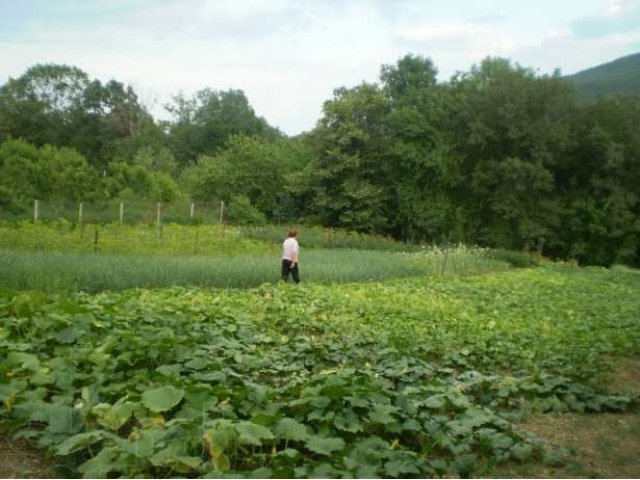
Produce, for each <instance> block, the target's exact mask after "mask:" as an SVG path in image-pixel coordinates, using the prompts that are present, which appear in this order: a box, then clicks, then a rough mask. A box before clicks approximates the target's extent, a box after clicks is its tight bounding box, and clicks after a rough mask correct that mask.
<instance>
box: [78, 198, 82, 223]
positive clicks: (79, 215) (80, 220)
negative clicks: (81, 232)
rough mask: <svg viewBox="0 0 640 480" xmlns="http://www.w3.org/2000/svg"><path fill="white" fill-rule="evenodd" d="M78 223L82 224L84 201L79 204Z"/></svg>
mask: <svg viewBox="0 0 640 480" xmlns="http://www.w3.org/2000/svg"><path fill="white" fill-rule="evenodd" d="M78 223H79V224H80V225H82V202H80V204H79V205H78Z"/></svg>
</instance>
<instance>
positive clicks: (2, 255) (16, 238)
mask: <svg viewBox="0 0 640 480" xmlns="http://www.w3.org/2000/svg"><path fill="white" fill-rule="evenodd" d="M283 236H284V231H283V230H282V229H280V228H278V227H273V226H272V227H264V228H262V229H258V228H246V227H245V228H238V227H223V226H220V225H190V226H187V225H178V224H169V225H166V226H162V227H161V228H158V227H156V226H153V225H148V224H141V225H137V226H132V225H119V224H104V225H89V224H85V225H77V224H73V223H70V222H67V221H57V222H50V223H42V222H41V223H32V222H21V223H17V224H10V223H3V224H0V271H2V273H3V274H2V276H1V277H0V287H3V288H11V289H36V290H42V291H46V292H60V291H64V292H69V291H88V292H96V291H101V290H123V289H126V288H135V287H142V288H152V287H167V286H174V285H183V286H204V287H221V288H246V287H252V286H257V285H260V284H263V283H270V282H277V281H278V279H279V269H280V249H281V242H282V237H283ZM300 244H301V248H302V253H301V263H300V266H301V275H302V278H303V281H305V282H319V283H331V282H359V281H379V280H385V279H389V278H404V277H410V276H415V275H450V274H468V273H478V272H484V271H491V270H499V269H504V268H507V266H508V265H509V264H508V263H506V262H504V261H502V260H500V259H499V258H495V257H494V256H492V254H491V251H489V250H486V249H479V248H469V247H465V246H456V247H454V248H446V249H442V248H438V247H428V248H427V247H419V246H416V245H406V244H404V243H399V242H393V241H392V240H390V239H388V238H384V237H375V236H366V235H360V234H352V233H349V232H342V231H333V230H328V229H320V228H318V227H313V228H301V235H300Z"/></svg>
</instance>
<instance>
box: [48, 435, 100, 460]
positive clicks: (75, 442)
mask: <svg viewBox="0 0 640 480" xmlns="http://www.w3.org/2000/svg"><path fill="white" fill-rule="evenodd" d="M103 438H104V432H102V431H101V430H92V431H90V432H84V433H79V434H77V435H74V436H73V437H69V438H67V439H66V440H65V441H64V442H62V443H61V444H60V445H58V447H57V448H56V454H57V455H69V454H71V453H74V452H77V451H80V450H83V449H85V448H87V447H89V446H91V445H93V444H95V443H97V442H99V441H101V440H102V439H103Z"/></svg>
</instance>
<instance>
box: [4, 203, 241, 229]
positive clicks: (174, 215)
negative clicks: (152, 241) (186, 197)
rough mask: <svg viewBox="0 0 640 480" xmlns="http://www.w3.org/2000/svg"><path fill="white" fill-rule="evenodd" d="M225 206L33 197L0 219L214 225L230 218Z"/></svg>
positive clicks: (223, 204)
mask: <svg viewBox="0 0 640 480" xmlns="http://www.w3.org/2000/svg"><path fill="white" fill-rule="evenodd" d="M227 207H228V206H227V205H226V204H225V203H224V202H222V201H212V202H208V203H202V202H189V201H178V202H172V203H159V202H151V201H142V200H128V201H120V200H115V201H102V202H80V203H74V202H51V201H43V200H37V199H34V200H33V201H32V202H31V203H30V204H21V205H18V208H15V205H14V207H13V208H12V209H11V210H8V209H2V208H0V219H2V220H6V221H21V220H34V221H52V220H62V219H64V220H67V221H69V222H73V223H79V224H82V223H114V222H115V223H120V224H129V225H131V224H138V223H148V224H154V223H155V224H161V223H180V224H199V223H206V224H213V223H226V222H228V221H229V218H228V216H227V215H226V213H227Z"/></svg>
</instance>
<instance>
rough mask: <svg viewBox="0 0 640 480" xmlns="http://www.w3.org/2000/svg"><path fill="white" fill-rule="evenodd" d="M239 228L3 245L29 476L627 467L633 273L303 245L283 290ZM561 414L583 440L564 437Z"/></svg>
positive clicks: (14, 393)
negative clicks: (216, 245)
mask: <svg viewBox="0 0 640 480" xmlns="http://www.w3.org/2000/svg"><path fill="white" fill-rule="evenodd" d="M132 231H133V230H132ZM51 235H52V236H53V234H51ZM248 241H249V242H252V243H251V244H250V245H251V248H255V249H256V250H255V251H253V252H249V253H245V254H243V253H242V252H239V251H238V252H236V253H234V254H233V255H229V256H221V255H208V256H202V255H193V254H188V255H170V254H169V253H168V252H167V251H165V252H164V253H163V254H162V255H158V254H156V255H124V254H118V253H102V254H100V253H98V254H95V253H90V252H85V253H81V252H79V251H77V250H76V251H74V250H73V249H72V250H71V251H64V249H63V248H62V247H59V248H57V249H56V250H57V252H56V253H46V252H43V251H32V249H26V248H23V249H12V250H7V249H6V246H5V250H3V251H2V253H1V254H0V262H2V263H0V265H2V270H3V272H6V271H7V270H10V271H9V272H8V274H7V275H3V277H2V278H3V280H2V281H3V282H5V283H4V284H3V285H4V286H3V288H5V289H4V290H0V358H3V359H4V360H3V361H2V362H1V363H0V401H2V407H1V410H0V411H1V417H0V427H1V428H2V429H3V431H4V432H5V435H6V436H7V437H11V438H13V439H15V441H16V442H28V444H29V445H32V446H35V447H37V448H38V449H40V451H41V452H44V453H46V454H47V455H49V458H48V460H47V462H45V463H44V466H43V465H41V464H37V465H35V466H34V467H33V471H34V472H35V473H34V474H36V475H38V476H49V475H50V474H53V475H62V476H65V477H69V476H74V475H81V476H85V477H107V476H109V477H114V476H115V477H117V476H122V477H136V476H144V477H170V476H181V477H184V476H188V477H230V478H236V477H238V476H241V477H247V476H248V477H262V478H268V477H274V478H277V477H318V476H320V477H344V476H350V477H368V478H371V477H391V478H395V477H399V478H407V477H411V478H413V477H418V478H424V477H433V476H436V477H452V476H453V477H457V476H460V477H468V476H474V477H481V476H484V477H491V476H512V477H515V476H532V477H540V476H541V477H555V476H560V477H561V476H567V475H568V476H584V477H588V476H605V477H607V476H609V477H617V476H619V475H623V476H628V475H629V474H631V475H632V476H636V477H637V476H638V475H640V463H638V462H637V459H636V458H635V457H636V456H635V455H634V454H633V451H634V450H635V447H636V446H637V445H636V442H635V441H634V440H633V439H634V438H635V436H634V433H633V432H635V431H636V429H637V428H638V426H640V421H639V413H638V411H639V410H638V409H639V407H640V390H639V388H638V385H639V384H638V383H637V382H636V380H635V379H636V377H637V374H636V373H634V372H635V370H637V366H638V365H640V362H639V361H638V358H640V321H639V319H638V312H640V295H638V292H640V272H638V271H636V270H632V269H627V268H624V267H616V268H613V269H604V268H577V267H572V266H566V265H557V264H551V263H548V262H547V263H544V264H542V265H541V266H539V267H537V268H524V269H513V268H509V266H508V264H506V263H505V262H503V261H499V260H496V259H495V257H496V255H495V254H494V253H492V252H488V251H485V250H480V249H468V248H465V247H456V248H454V249H447V250H440V249H437V248H430V249H422V250H421V251H417V252H410V253H398V252H388V251H358V250H345V249H312V248H308V249H305V250H304V251H303V253H304V256H303V257H302V258H303V259H304V260H303V262H304V263H303V264H302V265H303V275H305V279H306V280H307V281H305V282H303V283H302V284H301V285H290V284H279V283H277V282H276V281H275V279H274V277H277V271H278V255H277V252H276V254H275V255H272V254H271V253H270V252H269V251H268V248H267V249H266V250H262V251H261V250H260V249H261V248H264V246H265V245H268V242H267V241H265V240H259V239H257V238H253V239H250V240H248ZM132 248H133V249H134V250H135V249H136V248H138V247H137V246H136V245H132ZM167 248H169V247H167ZM504 256H505V255H503V257H504ZM16 272H19V273H16ZM56 272H57V276H58V277H59V283H56V280H55V279H56ZM83 272H84V273H83ZM211 272H214V274H213V276H210V275H212V273H211ZM215 272H217V273H215ZM478 273H479V274H478ZM21 275H22V277H21ZM83 275H84V276H83ZM216 275H218V276H217V277H216ZM267 277H268V279H267V280H266V281H263V279H264V278H267ZM21 278H22V280H20V279H21ZM194 278H202V283H201V284H202V285H206V287H201V286H193V285H194V284H197V283H198V282H194V281H193V279H194ZM212 278H218V279H223V283H224V281H225V280H224V279H229V278H234V279H235V280H234V281H235V282H239V283H237V284H235V285H234V286H235V287H241V286H243V287H245V288H233V289H229V288H226V287H228V286H230V285H231V284H224V285H222V286H224V287H225V288H212V287H211V286H210V285H215V282H212V281H211V279H212ZM7 279H11V280H7ZM242 279H244V280H242ZM247 279H249V280H247ZM148 281H149V282H151V283H150V284H148V285H147V284H145V282H148ZM242 281H247V283H246V284H242ZM11 282H14V284H11ZM21 282H22V283H21ZM38 282H40V283H38ZM87 282H88V283H87ZM90 282H93V283H91V285H92V287H91V288H88V287H87V288H82V287H81V285H82V284H83V283H84V285H85V286H86V285H89V283H90ZM101 282H103V283H101ZM162 282H165V283H162ZM207 282H212V283H207ZM252 282H255V285H257V286H250V287H247V285H252ZM174 284H181V285H182V286H166V287H161V285H174ZM133 285H135V286H137V287H141V286H145V288H129V287H130V286H133ZM8 286H10V287H11V289H6V288H7V287H8ZM77 289H81V290H85V292H78V291H75V290H77ZM625 365H626V367H625V368H626V370H625V371H624V372H623V371H622V370H620V368H621V366H625ZM551 415H553V416H551ZM612 419H619V420H612ZM614 421H615V422H618V423H616V425H621V428H619V429H617V430H616V428H614V427H612V426H611V425H608V428H605V426H606V423H607V422H609V423H610V422H614ZM523 422H524V423H523ZM581 425H585V426H588V427H589V428H588V431H587V430H585V429H581ZM566 429H572V435H573V437H575V436H576V435H584V438H585V440H584V441H583V442H582V444H583V445H588V448H589V449H595V450H597V451H595V452H591V453H585V454H582V453H580V451H579V450H575V449H573V450H571V451H569V450H567V448H573V447H571V445H573V444H572V443H571V441H572V440H571V439H570V438H569V437H568V436H567V435H566V433H567V432H565V430H566ZM583 430H584V432H583ZM607 432H609V433H607ZM615 432H620V433H619V434H618V433H615ZM563 435H564V436H563ZM607 435H610V436H611V435H616V438H608V437H607ZM573 437H571V438H573ZM596 438H598V439H600V440H598V441H596V440H595V439H596ZM587 439H589V441H588V442H587ZM558 442H565V443H564V444H563V443H558ZM567 442H568V443H567ZM18 444H21V443H18ZM598 445H609V447H607V448H608V450H607V448H604V447H602V446H601V447H598ZM612 445H614V446H615V447H614V446H612ZM563 446H564V447H566V448H565V449H563V448H561V447H563ZM598 449H602V452H603V454H602V455H601V456H600V455H599V451H600V450H598ZM607 452H608V453H607ZM28 455H29V456H33V455H34V453H33V451H32V450H28ZM581 455H582V456H581ZM13 458H15V455H14V457H13ZM600 458H602V459H603V460H599V459H600ZM607 458H609V459H611V458H613V459H616V462H617V463H618V464H619V465H618V467H615V468H614V467H613V466H610V465H609V464H608V463H607V462H606V461H605V459H607ZM19 460H20V461H16V462H15V464H16V465H23V463H24V462H22V461H21V460H23V459H19ZM48 462H50V463H48ZM580 462H584V463H580ZM0 463H1V462H0ZM47 465H50V467H47ZM19 468H23V467H19ZM24 468H26V467H24ZM616 468H617V469H616ZM43 469H44V470H43ZM25 471H28V470H25ZM8 473H9V474H11V471H9V472H8ZM634 473H635V475H633V474H634Z"/></svg>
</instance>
